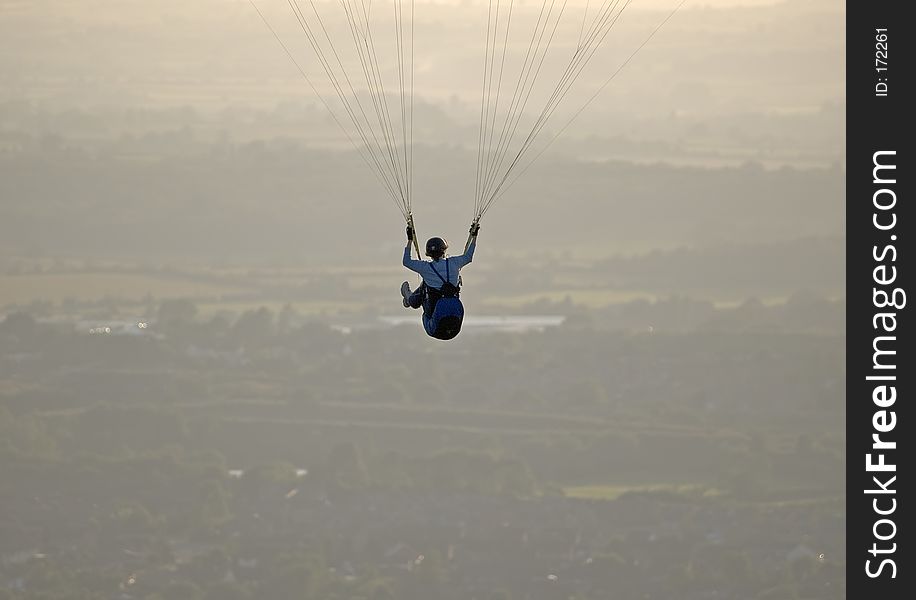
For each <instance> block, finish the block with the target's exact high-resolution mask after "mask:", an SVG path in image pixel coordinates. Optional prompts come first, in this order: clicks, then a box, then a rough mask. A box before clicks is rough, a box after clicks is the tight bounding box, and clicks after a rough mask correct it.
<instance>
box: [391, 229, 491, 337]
mask: <svg viewBox="0 0 916 600" xmlns="http://www.w3.org/2000/svg"><path fill="white" fill-rule="evenodd" d="M479 231H480V225H479V224H478V223H477V222H476V221H475V222H474V224H472V225H471V230H470V234H471V235H470V239H469V243H468V245H467V249H466V250H465V251H464V254H462V255H460V256H448V257H447V256H445V251H446V250H447V249H448V243H447V242H446V241H445V240H443V239H442V238H439V237H434V238H430V239H429V241H427V242H426V256H428V257H429V258H430V259H432V260H429V261H426V260H417V259H414V258H412V257H411V256H410V247H411V244H412V243H413V240H414V235H415V234H414V230H413V228H412V227H408V228H407V246H406V247H405V248H404V266H405V267H407V268H408V269H410V270H411V271H414V272H415V273H419V274H420V277H422V278H423V282H422V283H421V284H420V285H419V287H417V289H416V290H414V291H413V292H411V290H410V284H409V283H407V282H406V281H405V282H404V283H402V284H401V296H402V297H403V299H404V307H405V308H420V307H423V325H424V327H425V328H426V332H427V333H428V334H429V335H431V336H433V337H436V338H439V339H451V338H452V337H455V335H457V334H458V331H459V330H460V328H461V320H462V318H463V316H464V309H463V307H462V306H461V301H460V300H458V295H459V292H460V290H459V286H460V285H461V284H460V281H461V280H460V278H459V272H460V271H461V268H462V267H464V266H466V265H468V264H469V263H470V262H471V261H472V260H473V259H474V250H475V249H476V248H477V234H478V232H479ZM445 299H448V300H447V301H445V302H443V300H445Z"/></svg>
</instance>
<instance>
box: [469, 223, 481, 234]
mask: <svg viewBox="0 0 916 600" xmlns="http://www.w3.org/2000/svg"><path fill="white" fill-rule="evenodd" d="M479 231H480V223H478V222H476V221H475V222H473V223H471V236H472V237H477V233H478V232H479Z"/></svg>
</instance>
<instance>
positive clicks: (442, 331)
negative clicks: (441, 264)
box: [423, 261, 464, 340]
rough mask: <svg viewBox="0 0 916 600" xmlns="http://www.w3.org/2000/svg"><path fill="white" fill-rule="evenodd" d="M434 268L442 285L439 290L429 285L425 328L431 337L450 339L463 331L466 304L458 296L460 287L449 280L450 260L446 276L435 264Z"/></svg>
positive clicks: (424, 321) (424, 312)
mask: <svg viewBox="0 0 916 600" xmlns="http://www.w3.org/2000/svg"><path fill="white" fill-rule="evenodd" d="M430 266H432V264H430ZM432 269H433V271H435V273H436V275H438V276H439V279H441V280H442V287H441V288H440V289H438V290H437V289H435V288H430V287H427V290H426V303H425V306H424V311H423V329H425V330H426V333H427V335H429V336H430V337H434V338H436V339H438V340H450V339H452V338H453V337H455V336H456V335H458V333H459V332H460V331H461V323H462V321H464V305H463V304H462V303H461V299H460V298H459V297H458V295H459V289H458V287H457V286H454V285H452V284H451V283H449V281H448V278H449V272H448V261H445V277H442V275H441V274H440V273H439V271H438V270H436V267H434V266H433V267H432Z"/></svg>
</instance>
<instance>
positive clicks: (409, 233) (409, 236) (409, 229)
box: [407, 225, 414, 242]
mask: <svg viewBox="0 0 916 600" xmlns="http://www.w3.org/2000/svg"><path fill="white" fill-rule="evenodd" d="M413 235H414V234H413V227H411V226H410V225H408V226H407V241H408V242H412V241H413Z"/></svg>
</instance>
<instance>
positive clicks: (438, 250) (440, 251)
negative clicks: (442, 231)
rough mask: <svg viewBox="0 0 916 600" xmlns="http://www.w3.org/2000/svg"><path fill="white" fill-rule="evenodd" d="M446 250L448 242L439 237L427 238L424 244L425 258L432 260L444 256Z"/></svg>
mask: <svg viewBox="0 0 916 600" xmlns="http://www.w3.org/2000/svg"><path fill="white" fill-rule="evenodd" d="M446 250H448V242H446V241H445V240H443V239H442V238H440V237H434V238H429V240H427V242H426V256H428V257H430V258H432V259H434V260H439V259H440V258H442V257H443V256H445V251H446Z"/></svg>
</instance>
